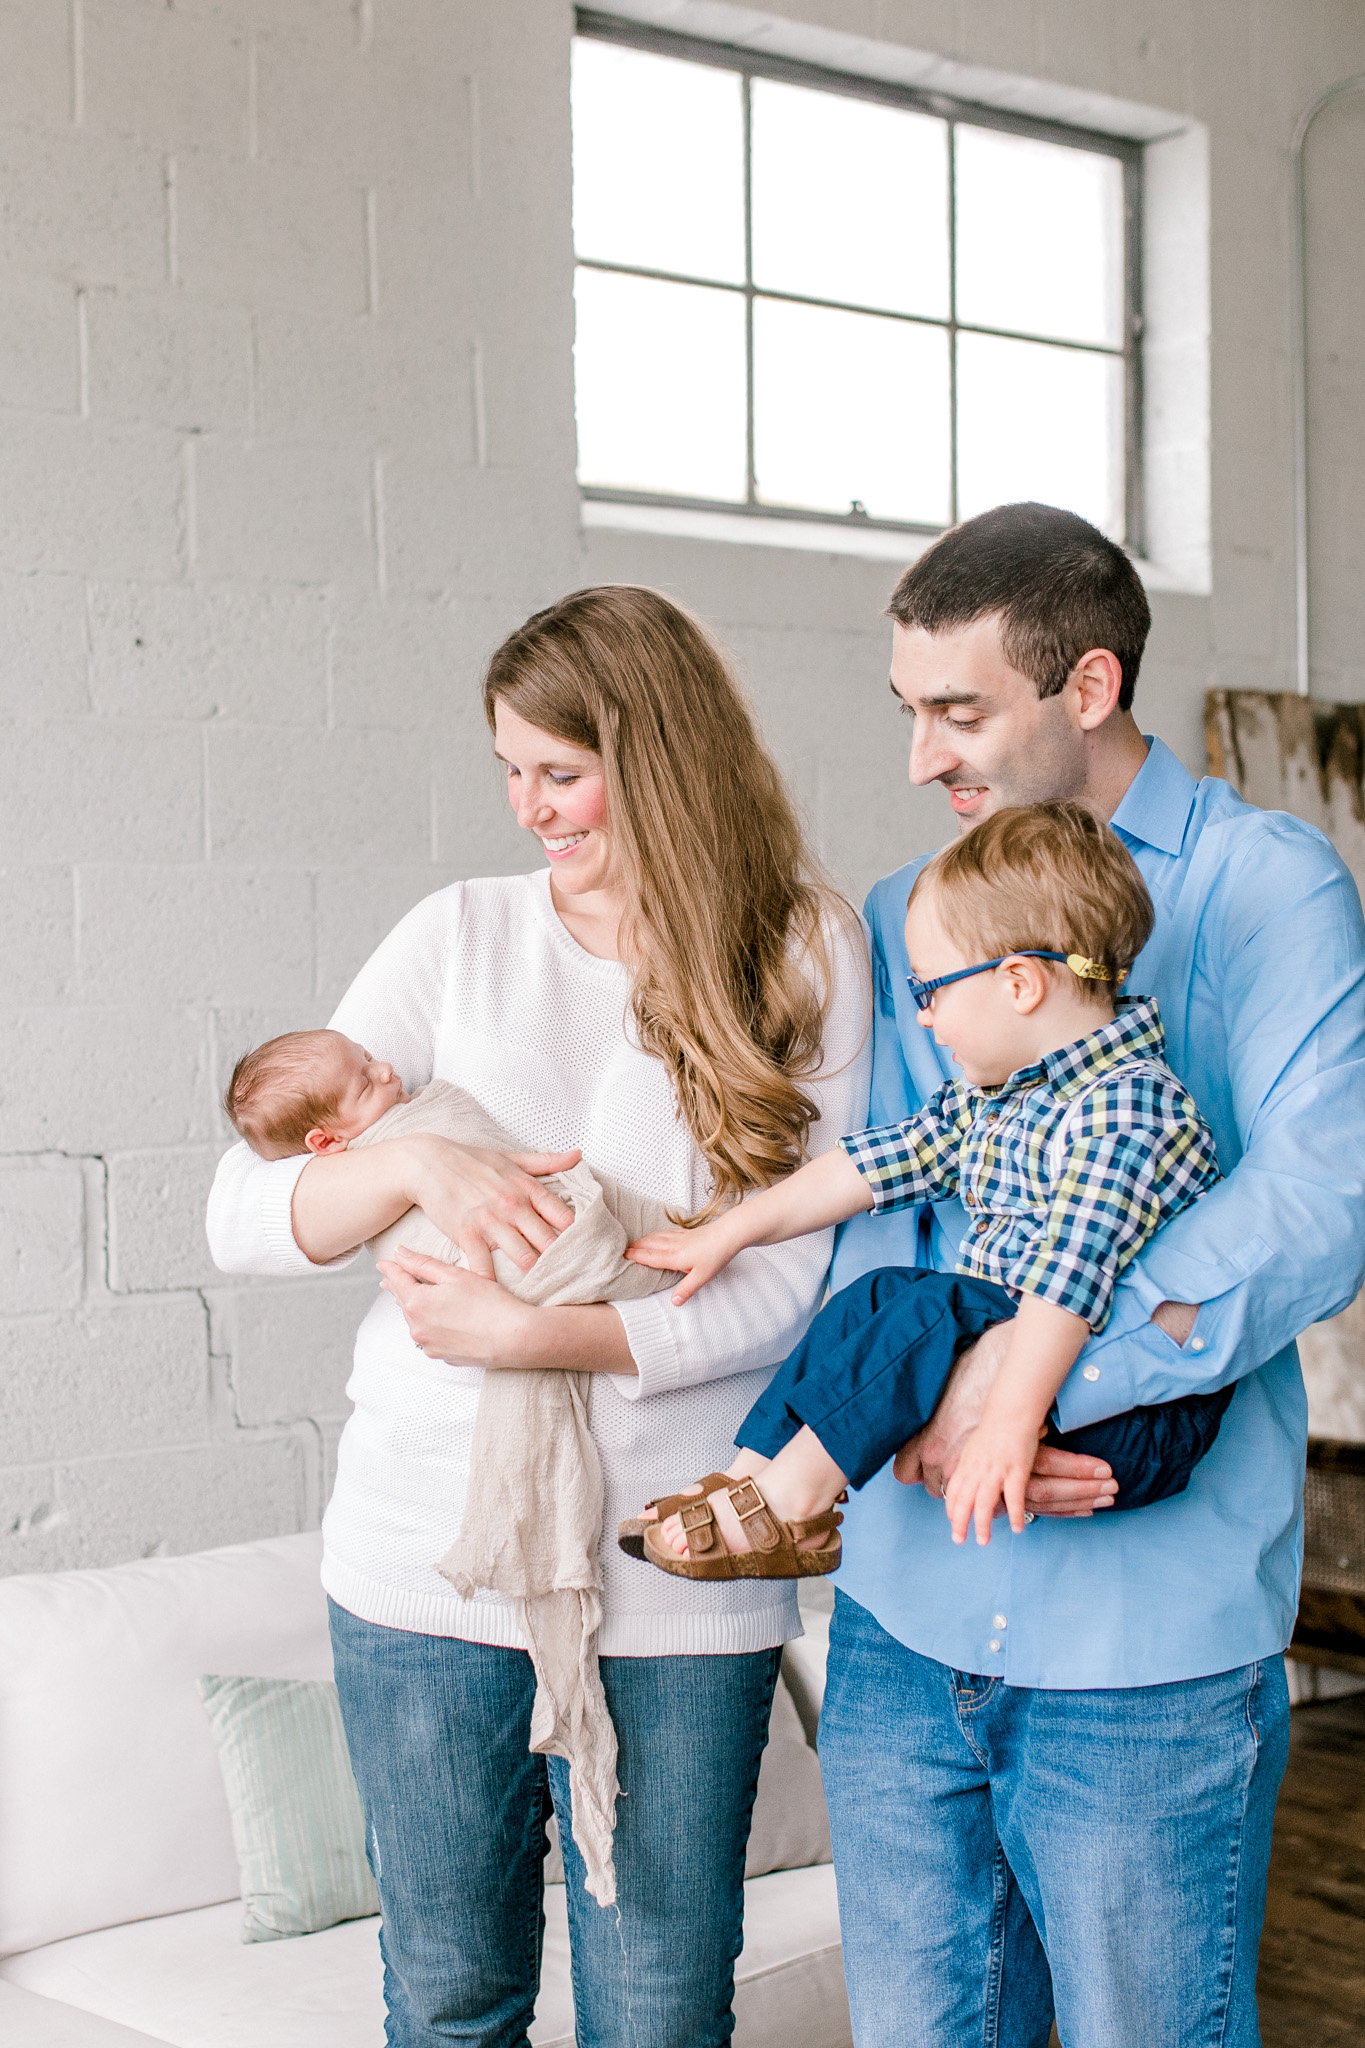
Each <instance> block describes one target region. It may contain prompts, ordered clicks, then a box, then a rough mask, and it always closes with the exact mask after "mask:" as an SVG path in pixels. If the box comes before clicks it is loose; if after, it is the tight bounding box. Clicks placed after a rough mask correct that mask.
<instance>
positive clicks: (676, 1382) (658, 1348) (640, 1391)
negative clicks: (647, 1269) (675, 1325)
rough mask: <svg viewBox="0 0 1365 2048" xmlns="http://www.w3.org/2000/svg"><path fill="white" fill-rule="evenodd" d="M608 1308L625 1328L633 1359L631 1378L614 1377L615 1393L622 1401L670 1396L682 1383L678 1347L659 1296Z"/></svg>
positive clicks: (617, 1303)
mask: <svg viewBox="0 0 1365 2048" xmlns="http://www.w3.org/2000/svg"><path fill="white" fill-rule="evenodd" d="M612 1307H613V1308H614V1309H615V1310H616V1313H617V1315H618V1316H620V1318H621V1321H622V1322H623V1323H624V1324H625V1326H626V1342H627V1344H629V1346H630V1355H631V1357H632V1358H633V1359H634V1360H635V1377H634V1379H632V1378H631V1377H630V1375H629V1373H618V1374H617V1375H616V1391H617V1393H618V1394H620V1395H621V1397H622V1399H623V1400H626V1401H642V1400H644V1399H645V1398H646V1397H647V1396H648V1395H650V1394H672V1393H674V1392H675V1391H676V1390H677V1389H678V1388H679V1387H680V1386H681V1385H682V1384H683V1378H682V1365H681V1361H680V1360H679V1357H678V1346H677V1343H676V1340H675V1338H674V1335H673V1331H672V1329H671V1328H670V1326H669V1321H668V1316H667V1313H666V1312H665V1310H664V1307H663V1296H662V1295H661V1294H647V1295H645V1296H644V1298H643V1300H641V1301H614V1302H613V1303H612Z"/></svg>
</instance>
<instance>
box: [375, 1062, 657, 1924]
mask: <svg viewBox="0 0 1365 2048" xmlns="http://www.w3.org/2000/svg"><path fill="white" fill-rule="evenodd" d="M421 1133H429V1134H433V1135H435V1136H438V1137H442V1138H453V1139H455V1140H456V1141H457V1142H458V1143H460V1144H462V1145H483V1146H487V1147H489V1148H491V1149H492V1150H495V1151H498V1152H510V1151H514V1150H516V1149H517V1147H516V1146H515V1145H514V1143H513V1141H512V1139H511V1138H509V1136H508V1135H507V1133H506V1132H505V1131H504V1130H502V1129H500V1128H499V1126H498V1125H497V1124H496V1123H495V1122H494V1120H493V1119H492V1117H490V1116H489V1115H488V1113H487V1112H486V1111H485V1110H484V1109H482V1108H481V1107H480V1105H479V1104H478V1103H477V1102H475V1100H474V1098H473V1097H472V1096H471V1095H469V1094H467V1093H466V1092H465V1090H464V1089H462V1088H456V1087H453V1086H452V1085H451V1083H449V1082H448V1081H433V1082H431V1084H430V1085H429V1086H428V1087H426V1088H423V1089H422V1091H421V1092H420V1094H418V1095H415V1096H414V1097H413V1099H412V1101H411V1102H403V1103H399V1104H398V1105H397V1107H396V1108H394V1109H391V1110H389V1111H388V1112H387V1114H386V1115H384V1116H382V1117H381V1118H380V1119H379V1122H378V1123H377V1124H372V1125H371V1127H370V1129H369V1130H368V1131H365V1132H363V1133H362V1134H361V1136H360V1137H358V1138H354V1139H352V1141H351V1142H352V1145H372V1144H374V1143H376V1142H377V1141H379V1140H381V1139H384V1138H400V1137H401V1138H408V1137H415V1136H417V1135H419V1134H421ZM545 1184H546V1186H547V1187H550V1188H553V1189H554V1192H555V1193H556V1194H557V1195H559V1196H560V1197H561V1199H562V1200H563V1201H565V1202H567V1203H568V1205H569V1207H570V1208H571V1209H572V1210H573V1212H574V1220H573V1222H572V1223H571V1224H570V1225H569V1226H568V1228H567V1229H565V1230H564V1231H562V1232H561V1234H560V1235H559V1237H557V1238H556V1239H555V1241H554V1243H553V1244H552V1245H550V1246H549V1247H548V1248H547V1249H546V1250H545V1251H543V1252H542V1253H541V1255H540V1257H539V1258H538V1259H537V1260H536V1263H535V1265H534V1266H532V1268H531V1270H530V1272H529V1273H523V1272H522V1271H521V1270H520V1268H519V1267H517V1266H515V1265H514V1264H513V1263H512V1261H511V1260H510V1259H509V1258H508V1257H507V1256H506V1255H505V1254H504V1253H502V1252H497V1251H495V1252H494V1254H493V1269H494V1272H495V1273H496V1274H497V1277H498V1279H499V1280H500V1281H501V1282H502V1284H503V1285H504V1286H505V1287H507V1288H508V1289H509V1290H510V1291H511V1292H512V1293H513V1294H515V1295H518V1296H519V1297H520V1299H521V1300H523V1301H530V1302H535V1303H536V1304H538V1305H539V1306H541V1307H551V1306H554V1305H556V1304H559V1303H568V1302H578V1303H582V1302H590V1301H628V1300H637V1299H639V1297H640V1296H641V1295H645V1294H656V1293H657V1292H658V1291H659V1290H660V1288H663V1287H669V1286H671V1285H672V1284H673V1282H674V1281H675V1279H676V1278H677V1275H676V1274H672V1273H655V1272H651V1271H650V1270H649V1269H648V1268H647V1267H644V1266H633V1265H631V1264H630V1263H629V1261H628V1260H627V1259H625V1258H624V1257H623V1253H624V1252H625V1248H626V1246H627V1245H628V1244H630V1243H631V1242H632V1240H633V1239H635V1238H637V1237H643V1236H644V1235H645V1233H646V1232H647V1231H651V1230H659V1229H662V1228H663V1227H664V1225H665V1224H666V1223H667V1221H668V1216H667V1212H666V1210H665V1208H664V1206H663V1204H662V1202H656V1201H654V1200H652V1199H651V1198H649V1197H648V1196H644V1195H635V1194H632V1193H630V1191H629V1190H627V1189H624V1188H618V1187H615V1186H610V1185H609V1184H608V1185H604V1184H603V1182H602V1181H601V1180H599V1179H598V1177H597V1176H596V1175H595V1174H594V1173H592V1172H590V1171H589V1169H588V1168H587V1167H586V1166H582V1165H579V1166H575V1167H573V1168H572V1169H571V1170H570V1171H569V1172H568V1173H555V1174H550V1175H547V1176H546V1183H545ZM400 1245H405V1246H406V1247H407V1248H408V1250H409V1251H414V1252H425V1253H426V1254H427V1255H428V1256H429V1257H431V1258H435V1259H444V1260H445V1261H447V1263H449V1264H451V1265H459V1266H463V1265H464V1264H465V1263H466V1261H465V1257H464V1254H463V1252H461V1251H460V1249H459V1248H458V1246H456V1245H455V1244H453V1243H452V1242H451V1240H450V1239H449V1238H448V1237H445V1236H443V1235H442V1233H441V1232H440V1231H439V1230H438V1229H437V1228H436V1226H435V1224H434V1223H432V1222H431V1221H430V1219H429V1218H428V1217H426V1216H424V1215H423V1213H422V1211H421V1210H420V1209H409V1210H408V1212H407V1214H406V1215H405V1216H400V1217H399V1219H398V1221H397V1222H396V1223H394V1224H391V1225H390V1227H389V1228H388V1229H387V1230H385V1231H381V1233H380V1234H379V1236H378V1237H374V1238H371V1239H370V1250H371V1251H372V1252H373V1253H374V1255H375V1257H376V1258H380V1259H384V1258H391V1257H392V1256H393V1253H394V1252H395V1251H396V1250H397V1249H398V1247H399V1246H400ZM592 1377H593V1376H592V1374H591V1373H571V1372H541V1371H515V1370H511V1371H505V1372H486V1373H485V1374H484V1378H483V1386H482V1389H481V1391H480V1394H479V1406H478V1413H477V1415H476V1417H475V1422H474V1443H473V1448H472V1450H471V1452H470V1460H469V1487H468V1491H467V1493H466V1496H465V1511H464V1520H463V1523H462V1525H461V1528H460V1533H459V1535H458V1536H457V1537H456V1539H455V1541H454V1543H453V1544H452V1545H451V1547H450V1549H449V1550H448V1551H447V1552H446V1554H445V1556H444V1557H443V1558H441V1559H440V1561H439V1563H438V1565H437V1569H438V1570H439V1571H440V1572H441V1573H442V1574H443V1575H444V1577H446V1578H447V1579H449V1581H450V1583H451V1585H452V1586H454V1588H455V1590H456V1592H457V1593H460V1594H462V1595H463V1597H464V1598H465V1599H472V1598H473V1596H474V1595H475V1594H476V1593H478V1592H480V1591H487V1592H493V1593H500V1594H502V1596H503V1597H504V1599H507V1600H510V1601H511V1602H513V1604H514V1605H515V1607H516V1610H517V1615H518V1618H519V1620H520V1622H521V1626H522V1629H523V1631H524V1633H525V1636H526V1642H527V1646H528V1648H529V1650H530V1652H531V1661H532V1663H533V1664H534V1666H535V1673H536V1697H535V1705H534V1707H533V1709H532V1713H531V1748H532V1750H533V1751H534V1752H537V1753H539V1754H541V1755H545V1756H561V1757H564V1758H565V1759H566V1760H567V1762H568V1765H569V1786H570V1796H571V1799H572V1804H573V1838H574V1841H575V1843H576V1844H577V1847H578V1851H579V1854H580V1855H581V1856H582V1858H583V1862H584V1864H585V1866H586V1883H587V1888H588V1890H589V1892H590V1893H591V1894H592V1896H593V1897H594V1898H595V1899H596V1900H597V1902H598V1904H599V1905H602V1906H609V1905H612V1904H613V1903H614V1902H615V1899H616V1872H615V1869H614V1867H613V1863H612V1852H611V1837H612V1830H613V1828H614V1827H615V1825H616V1796H617V1790H618V1787H617V1782H616V1731H615V1729H614V1728H613V1727H612V1723H611V1716H610V1714H609V1713H608V1711H607V1702H606V1697H605V1695H604V1693H603V1691H602V1680H601V1678H600V1676H599V1674H598V1669H597V1631H598V1628H599V1626H600V1624H601V1620H602V1592H601V1575H600V1573H599V1571H598V1567H597V1549H598V1545H599V1543H600V1542H601V1537H602V1503H603V1487H602V1467H601V1464H600V1462H599V1460H598V1456H597V1446H596V1445H595V1444H594V1442H593V1440H592V1435H591V1433H590V1431H589V1428H588V1401H589V1394H590V1389H591V1384H592Z"/></svg>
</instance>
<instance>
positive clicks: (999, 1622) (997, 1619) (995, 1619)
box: [991, 1614, 1009, 1628]
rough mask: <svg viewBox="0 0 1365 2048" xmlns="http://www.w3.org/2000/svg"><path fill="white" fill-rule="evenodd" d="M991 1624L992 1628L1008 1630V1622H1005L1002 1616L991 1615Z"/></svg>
mask: <svg viewBox="0 0 1365 2048" xmlns="http://www.w3.org/2000/svg"><path fill="white" fill-rule="evenodd" d="M991 1624H992V1626H993V1627H995V1628H1008V1627H1009V1623H1008V1622H1007V1621H1006V1619H1005V1617H1004V1615H1003V1614H993V1615H992V1616H991Z"/></svg>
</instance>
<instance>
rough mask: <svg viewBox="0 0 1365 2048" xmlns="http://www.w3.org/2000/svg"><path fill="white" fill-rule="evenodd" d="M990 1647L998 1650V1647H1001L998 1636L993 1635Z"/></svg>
mask: <svg viewBox="0 0 1365 2048" xmlns="http://www.w3.org/2000/svg"><path fill="white" fill-rule="evenodd" d="M989 1647H990V1648H991V1649H992V1650H998V1649H999V1648H1000V1644H999V1641H998V1640H997V1638H996V1637H995V1636H992V1637H991V1640H990V1645H989Z"/></svg>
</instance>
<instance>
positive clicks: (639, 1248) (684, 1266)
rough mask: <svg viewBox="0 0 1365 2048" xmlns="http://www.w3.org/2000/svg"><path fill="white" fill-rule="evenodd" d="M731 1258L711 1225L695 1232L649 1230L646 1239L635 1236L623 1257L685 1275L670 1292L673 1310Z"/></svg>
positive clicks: (726, 1245)
mask: <svg viewBox="0 0 1365 2048" xmlns="http://www.w3.org/2000/svg"><path fill="white" fill-rule="evenodd" d="M734 1255H735V1253H734V1247H733V1246H732V1245H729V1244H727V1243H726V1241H725V1237H724V1235H723V1233H722V1232H721V1231H720V1230H719V1229H718V1228H717V1226H716V1225H715V1224H710V1223H704V1224H702V1226H701V1227H700V1229H698V1230H652V1231H651V1232H650V1233H649V1236H648V1237H637V1238H636V1240H635V1242H634V1244H628V1245H627V1246H626V1257H627V1258H628V1259H631V1260H633V1262H634V1263H635V1264H636V1265H637V1266H650V1267H652V1268H653V1269H654V1270H655V1271H656V1272H659V1273H682V1274H685V1275H686V1277H685V1278H684V1279H683V1280H680V1281H679V1283H678V1285H677V1286H676V1287H675V1288H674V1290H673V1294H672V1301H673V1305H674V1307H675V1308H680V1307H681V1306H682V1304H683V1302H685V1301H690V1299H691V1298H692V1296H693V1295H694V1294H695V1293H696V1291H697V1289H698V1288H699V1287H704V1286H705V1285H706V1283H707V1281H708V1280H714V1279H715V1277H716V1275H717V1273H720V1272H722V1271H723V1270H724V1269H725V1267H726V1266H728V1265H729V1263H730V1261H731V1259H732V1258H733V1257H734Z"/></svg>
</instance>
